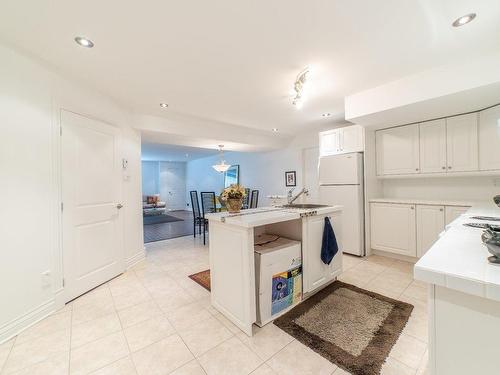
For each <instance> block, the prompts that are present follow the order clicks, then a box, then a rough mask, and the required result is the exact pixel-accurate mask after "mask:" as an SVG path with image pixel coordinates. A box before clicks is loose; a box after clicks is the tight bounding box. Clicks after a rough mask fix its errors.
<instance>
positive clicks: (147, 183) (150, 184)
mask: <svg viewBox="0 0 500 375" xmlns="http://www.w3.org/2000/svg"><path fill="white" fill-rule="evenodd" d="M141 164H142V195H155V194H160V162H159V161H150V160H143V161H142V163H141Z"/></svg>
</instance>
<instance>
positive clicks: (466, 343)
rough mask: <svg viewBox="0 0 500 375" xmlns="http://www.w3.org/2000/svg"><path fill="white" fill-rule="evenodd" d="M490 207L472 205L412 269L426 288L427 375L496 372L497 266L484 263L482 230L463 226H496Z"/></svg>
mask: <svg viewBox="0 0 500 375" xmlns="http://www.w3.org/2000/svg"><path fill="white" fill-rule="evenodd" d="M476 216H486V217H499V218H500V208H498V207H496V206H495V205H494V204H493V203H489V202H487V203H481V204H475V205H473V207H472V208H471V209H470V210H469V211H467V212H466V213H465V214H463V215H461V216H460V217H458V218H457V219H456V220H455V221H453V222H452V223H451V224H450V225H448V226H447V228H446V231H445V232H444V233H442V234H441V236H440V238H439V240H438V241H437V242H435V243H434V245H433V246H432V247H431V248H430V249H429V251H427V253H426V254H425V255H424V256H423V257H422V258H421V259H420V260H419V261H418V262H417V264H416V265H415V278H416V279H418V280H422V281H425V282H427V283H429V284H430V287H429V299H428V301H429V371H430V374H431V375H451V374H453V375H462V374H463V375H465V374H481V375H496V374H499V373H500V367H499V364H498V360H497V356H498V352H499V349H500V341H499V338H500V265H499V264H492V263H489V262H488V257H489V256H490V254H489V252H488V250H487V249H486V247H485V246H484V245H483V244H482V241H481V234H482V232H483V229H480V228H473V227H469V226H464V224H465V223H483V224H484V223H489V224H497V225H498V224H500V222H498V221H493V220H478V219H475V218H474V217H476Z"/></svg>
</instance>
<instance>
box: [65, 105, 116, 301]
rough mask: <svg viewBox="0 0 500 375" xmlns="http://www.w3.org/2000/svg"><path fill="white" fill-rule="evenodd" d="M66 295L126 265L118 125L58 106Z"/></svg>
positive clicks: (92, 285) (105, 278) (87, 287)
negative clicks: (121, 217) (59, 109)
mask: <svg viewBox="0 0 500 375" xmlns="http://www.w3.org/2000/svg"><path fill="white" fill-rule="evenodd" d="M61 129H62V137H61V147H62V152H61V158H62V170H61V172H62V203H63V213H62V224H63V231H62V233H63V253H64V280H65V299H66V301H70V300H72V299H73V298H75V297H78V296H79V295H81V294H83V293H85V292H87V291H89V290H90V289H92V288H95V287H96V286H98V285H100V284H102V283H104V282H106V281H108V280H109V279H111V278H113V277H115V276H116V275H118V274H120V273H121V272H123V271H124V270H125V260H124V254H123V236H122V224H121V220H120V215H119V206H118V205H119V203H120V193H121V192H120V186H121V179H120V161H119V154H118V147H119V145H118V143H119V136H120V134H119V129H117V128H115V127H113V126H111V125H108V124H105V123H102V122H100V121H96V120H92V119H89V118H86V117H84V116H80V115H77V114H75V113H71V112H67V111H61Z"/></svg>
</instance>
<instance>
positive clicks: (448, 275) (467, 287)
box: [414, 202, 500, 301]
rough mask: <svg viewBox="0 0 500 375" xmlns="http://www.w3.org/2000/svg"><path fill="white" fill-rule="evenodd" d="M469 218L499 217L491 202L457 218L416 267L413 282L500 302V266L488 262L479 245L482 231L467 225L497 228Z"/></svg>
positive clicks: (479, 204)
mask: <svg viewBox="0 0 500 375" xmlns="http://www.w3.org/2000/svg"><path fill="white" fill-rule="evenodd" d="M471 216H494V217H500V208H498V207H496V206H495V204H494V203H493V202H491V203H488V202H485V203H477V204H475V205H474V206H473V207H472V208H471V209H469V210H468V211H467V212H466V213H465V214H463V215H461V216H460V217H458V218H457V219H456V220H455V221H453V222H452V223H451V224H450V225H448V226H447V229H446V231H445V232H444V233H443V234H442V235H441V237H440V238H439V240H438V241H436V242H435V243H434V245H433V246H432V247H431V248H430V249H429V250H428V251H427V253H425V255H424V256H423V257H422V258H420V260H419V261H418V262H417V263H416V264H415V268H414V274H415V278H416V279H418V280H422V281H425V282H428V283H431V284H436V285H440V286H443V287H446V288H450V289H455V290H458V291H461V292H464V293H468V294H472V295H476V296H479V297H484V298H489V299H493V300H497V301H500V265H498V264H491V263H489V262H488V259H487V258H488V256H490V255H491V254H490V253H489V252H488V250H487V249H486V246H484V245H483V243H482V241H481V234H482V232H483V229H479V228H471V227H467V226H464V225H463V224H464V223H468V222H482V223H490V224H499V225H500V222H498V221H497V222H495V221H483V220H474V219H471Z"/></svg>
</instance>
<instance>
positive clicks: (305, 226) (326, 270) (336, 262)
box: [206, 206, 342, 336]
mask: <svg viewBox="0 0 500 375" xmlns="http://www.w3.org/2000/svg"><path fill="white" fill-rule="evenodd" d="M206 217H207V219H208V220H209V223H210V225H209V228H210V229H209V232H208V234H209V246H210V251H209V255H210V279H211V280H210V281H211V293H210V300H211V304H212V306H213V307H214V308H215V309H217V310H218V311H219V312H220V313H221V314H223V315H224V316H225V317H226V318H227V319H229V320H230V321H231V322H233V323H234V324H235V325H236V326H237V327H239V328H240V329H241V330H242V331H243V332H245V333H246V334H247V335H249V336H251V335H252V334H253V330H252V326H253V324H254V323H255V322H257V302H256V301H257V295H260V291H259V290H258V285H257V283H256V278H257V277H258V270H256V265H255V238H257V237H258V236H260V235H264V234H269V235H271V234H272V235H277V236H280V237H283V238H286V239H290V240H293V241H298V242H299V243H300V249H301V258H300V259H298V261H299V263H300V262H301V266H302V282H301V290H300V294H299V296H300V295H302V296H303V297H304V298H307V297H308V296H310V295H312V294H314V293H316V292H317V291H319V290H320V289H322V288H324V287H325V286H326V285H328V284H329V283H331V282H332V281H334V280H335V279H336V277H337V276H339V275H340V273H341V272H342V207H341V206H327V207H319V208H313V209H296V208H282V207H262V208H256V209H249V210H242V211H241V213H239V214H229V213H227V212H222V213H214V214H209V215H207V216H206ZM326 217H329V219H330V222H331V224H332V227H333V229H334V231H335V234H336V236H337V243H338V245H339V251H338V252H337V254H336V255H335V257H334V258H333V260H332V262H331V263H330V264H328V265H327V264H325V263H323V261H322V260H321V244H322V239H323V230H324V225H325V218H326ZM286 271H288V269H283V270H280V271H279V272H286ZM283 312H284V311H283ZM275 317H276V315H273V316H272V318H273V319H274V318H275Z"/></svg>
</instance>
